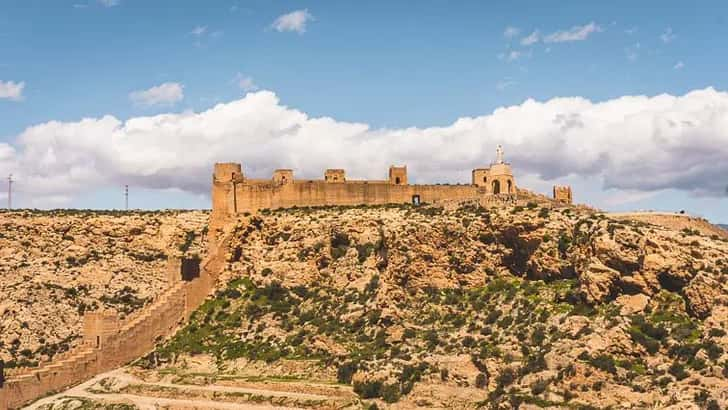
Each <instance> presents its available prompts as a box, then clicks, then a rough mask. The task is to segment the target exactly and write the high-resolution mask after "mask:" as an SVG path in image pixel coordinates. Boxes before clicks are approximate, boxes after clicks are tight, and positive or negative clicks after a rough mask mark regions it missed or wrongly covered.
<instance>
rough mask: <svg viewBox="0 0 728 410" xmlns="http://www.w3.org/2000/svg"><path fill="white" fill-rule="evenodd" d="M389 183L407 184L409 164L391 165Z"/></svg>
mask: <svg viewBox="0 0 728 410" xmlns="http://www.w3.org/2000/svg"><path fill="white" fill-rule="evenodd" d="M389 183H390V184H392V185H407V166H406V165H405V166H403V167H395V166H394V165H392V166H390V167H389Z"/></svg>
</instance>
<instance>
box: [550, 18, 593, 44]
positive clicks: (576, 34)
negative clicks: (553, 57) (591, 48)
mask: <svg viewBox="0 0 728 410" xmlns="http://www.w3.org/2000/svg"><path fill="white" fill-rule="evenodd" d="M600 31H602V28H601V27H600V26H599V25H598V24H596V23H594V22H593V21H592V22H591V23H589V24H585V25H583V26H574V27H572V28H570V29H568V30H562V31H557V32H555V33H551V34H549V35H547V36H545V37H544V38H543V41H544V43H563V42H567V41H582V40H586V39H587V38H588V37H589V36H590V35H591V34H593V33H598V32H600Z"/></svg>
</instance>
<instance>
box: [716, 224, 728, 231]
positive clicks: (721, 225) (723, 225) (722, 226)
mask: <svg viewBox="0 0 728 410" xmlns="http://www.w3.org/2000/svg"><path fill="white" fill-rule="evenodd" d="M718 226H720V227H721V228H723V229H725V230H728V225H726V224H718Z"/></svg>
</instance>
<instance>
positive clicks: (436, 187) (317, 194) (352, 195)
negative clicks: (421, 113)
mask: <svg viewBox="0 0 728 410" xmlns="http://www.w3.org/2000/svg"><path fill="white" fill-rule="evenodd" d="M517 193H518V189H517V187H516V181H515V178H514V177H513V172H512V170H511V165H510V164H509V163H507V162H505V161H504V160H503V150H502V148H501V147H500V146H499V147H498V150H497V151H496V161H495V162H494V163H492V164H491V165H490V166H489V167H487V168H477V169H474V170H473V172H472V181H471V183H470V184H457V185H440V184H417V185H412V184H409V179H408V174H407V167H406V166H394V165H393V166H390V167H389V173H388V178H387V179H385V180H351V179H348V178H347V177H346V170H344V169H327V170H326V171H325V172H324V177H323V179H294V171H293V170H290V169H278V170H276V171H274V172H273V176H272V178H270V179H251V178H247V177H245V176H244V172H243V167H242V165H241V164H235V163H222V164H215V171H214V174H213V181H212V210H213V213H214V214H215V216H216V217H220V216H223V217H224V216H226V215H235V214H239V213H246V212H256V211H257V210H259V209H264V208H270V209H275V208H290V207H293V206H322V205H382V204H392V203H412V204H419V203H438V202H442V201H453V200H455V201H457V200H485V199H486V198H487V197H491V196H504V197H508V198H515V197H517ZM488 202H490V203H492V202H493V201H488ZM497 202H503V201H497ZM506 202H507V201H506ZM213 219H217V218H213Z"/></svg>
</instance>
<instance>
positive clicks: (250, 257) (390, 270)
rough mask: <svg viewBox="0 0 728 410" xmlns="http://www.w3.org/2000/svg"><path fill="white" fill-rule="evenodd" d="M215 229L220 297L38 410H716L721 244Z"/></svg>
mask: <svg viewBox="0 0 728 410" xmlns="http://www.w3.org/2000/svg"><path fill="white" fill-rule="evenodd" d="M227 227H228V232H227V234H226V235H224V236H223V240H222V246H223V247H224V249H225V250H226V251H225V259H226V266H225V268H224V271H223V272H222V276H221V278H220V282H219V284H218V290H217V291H216V292H215V294H214V295H213V297H211V298H209V299H208V300H207V301H206V302H205V303H204V304H203V305H202V306H201V307H200V309H198V310H197V311H196V312H195V313H194V314H193V316H192V318H191V320H190V322H189V323H188V324H187V325H185V326H184V327H182V328H181V329H180V330H179V331H178V332H177V334H176V335H175V336H174V337H172V338H171V339H170V340H168V341H166V342H164V343H162V344H161V345H160V346H159V347H158V348H157V349H156V350H155V351H154V352H152V353H151V354H149V355H148V356H146V357H144V358H142V359H140V360H138V361H137V362H136V363H135V364H134V365H133V366H131V367H128V368H126V369H123V370H122V371H119V372H113V373H111V374H107V375H102V376H100V377H99V378H97V379H95V380H92V381H91V382H89V383H87V384H85V385H83V386H81V387H79V388H77V389H74V390H72V392H69V393H68V394H67V396H73V397H85V398H84V399H83V400H82V401H80V402H79V400H80V399H69V398H65V399H64V398H56V397H52V398H49V399H46V401H45V402H44V403H46V404H43V406H51V404H48V403H51V402H53V401H55V402H56V403H65V404H68V403H70V402H69V400H71V401H73V400H76V402H79V403H82V404H83V405H89V406H90V405H91V404H89V403H93V402H96V403H104V402H114V401H115V400H114V399H112V397H117V398H118V397H126V398H127V399H126V400H123V401H124V402H126V403H129V404H131V403H134V404H136V405H138V406H141V405H143V404H145V403H150V402H152V401H154V402H157V401H160V400H161V401H160V403H168V404H169V405H173V404H174V403H178V402H176V401H175V400H183V401H184V402H185V403H191V404H190V405H193V404H194V405H195V406H202V407H205V406H210V407H213V408H215V406H219V407H220V408H223V406H234V405H241V404H245V405H250V406H257V405H261V404H267V405H276V406H286V407H299V408H300V407H307V408H361V407H372V406H375V405H376V406H377V407H380V408H381V407H392V408H412V407H418V406H419V407H446V408H475V407H483V406H486V407H492V408H502V409H508V408H514V407H517V406H521V408H538V407H559V408H564V407H565V408H581V409H591V408H629V407H631V408H644V407H654V406H657V407H669V406H675V407H674V408H700V407H702V408H709V409H717V408H724V407H725V405H726V403H725V402H724V401H723V400H724V399H723V398H724V397H725V395H726V393H728V355H727V354H726V353H725V352H724V347H723V346H726V343H728V336H726V335H727V333H726V332H727V331H728V323H727V322H726V317H728V316H726V315H727V314H728V306H727V305H726V302H728V298H727V297H726V296H727V295H728V289H726V287H725V285H723V284H724V283H725V282H726V277H727V276H726V275H728V241H727V240H726V239H723V238H721V237H720V236H718V235H705V234H701V232H700V231H698V230H697V229H690V228H683V229H679V230H678V229H674V228H669V227H662V226H658V225H651V224H649V223H646V222H642V221H633V220H628V219H622V218H620V219H613V218H611V217H609V216H608V215H605V214H601V213H599V212H595V211H593V210H589V209H586V208H574V207H563V208H558V209H550V208H548V207H542V206H541V205H537V204H535V203H534V204H531V205H530V206H526V207H501V208H492V209H484V208H481V207H478V206H462V207H460V208H456V209H449V210H446V209H443V208H438V207H432V206H422V207H413V206H398V205H396V206H395V205H392V206H368V207H366V206H361V207H327V208H293V209H288V210H277V211H268V210H263V211H262V212H260V213H259V214H256V215H248V216H241V217H240V218H238V219H235V220H232V221H228V223H227ZM59 397H63V395H61V396H59ZM132 398H133V399H132ZM117 401H118V399H117ZM215 403H217V404H215ZM65 404H64V405H65ZM39 408H48V409H50V408H51V407H39ZM228 408H232V407H228Z"/></svg>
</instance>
